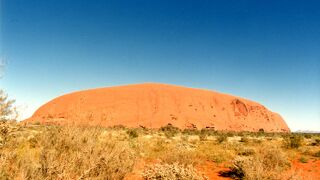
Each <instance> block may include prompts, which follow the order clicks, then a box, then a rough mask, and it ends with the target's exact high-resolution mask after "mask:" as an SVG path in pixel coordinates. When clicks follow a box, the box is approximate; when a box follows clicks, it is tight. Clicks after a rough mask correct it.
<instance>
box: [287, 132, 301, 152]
mask: <svg viewBox="0 0 320 180" xmlns="http://www.w3.org/2000/svg"><path fill="white" fill-rule="evenodd" d="M302 143H303V136H301V135H291V136H287V137H285V138H284V146H285V147H286V148H288V149H293V148H299V147H300V146H301V145H302Z"/></svg>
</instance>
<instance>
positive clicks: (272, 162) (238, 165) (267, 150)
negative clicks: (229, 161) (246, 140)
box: [232, 147, 290, 180]
mask: <svg viewBox="0 0 320 180" xmlns="http://www.w3.org/2000/svg"><path fill="white" fill-rule="evenodd" d="M289 166H290V162H289V161H288V158H287V157H286V155H285V154H284V153H283V152H282V151H281V150H280V149H277V148H274V147H263V148H261V149H260V150H259V151H258V152H257V153H255V154H254V155H253V156H238V157H237V158H236V159H235V160H234V163H233V167H232V171H233V174H235V175H237V176H238V177H239V178H243V179H248V180H255V179H281V173H282V172H284V171H285V170H286V169H287V168H288V167H289Z"/></svg>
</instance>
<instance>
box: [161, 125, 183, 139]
mask: <svg viewBox="0 0 320 180" xmlns="http://www.w3.org/2000/svg"><path fill="white" fill-rule="evenodd" d="M160 131H162V132H164V134H165V136H166V137H167V138H172V137H174V136H175V135H176V134H178V133H179V132H180V129H179V128H177V127H175V126H173V125H172V124H167V125H166V126H163V127H161V128H160Z"/></svg>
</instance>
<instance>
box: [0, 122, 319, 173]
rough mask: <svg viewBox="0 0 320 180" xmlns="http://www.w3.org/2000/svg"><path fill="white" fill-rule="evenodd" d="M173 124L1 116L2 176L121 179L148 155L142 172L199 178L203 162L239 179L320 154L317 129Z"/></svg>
mask: <svg viewBox="0 0 320 180" xmlns="http://www.w3.org/2000/svg"><path fill="white" fill-rule="evenodd" d="M169 131H170V130H169ZM174 131H175V132H174V133H170V132H165V133H164V132H163V131H162V130H148V129H126V128H124V127H115V128H102V127H80V126H78V127H68V126H64V127H60V126H44V125H27V126H24V125H21V124H17V123H15V122H12V121H1V123H0V132H1V133H0V177H1V178H0V179H123V178H124V177H125V176H126V175H127V174H129V173H130V172H131V171H132V169H133V168H134V165H135V163H136V162H137V161H139V160H148V159H149V160H156V162H157V163H155V164H153V165H152V164H151V165H150V166H147V167H145V169H144V171H143V172H145V173H144V176H142V174H141V177H145V178H146V179H148V178H149V179H152V177H154V176H153V175H159V174H157V173H156V172H155V171H154V170H155V169H161V170H162V171H161V172H163V174H160V176H170V177H171V176H174V177H180V176H179V172H180V173H181V174H180V175H181V177H182V175H183V177H189V175H190V176H191V177H193V176H194V177H198V179H201V178H204V177H202V176H200V175H199V172H197V170H196V168H195V167H197V165H199V164H202V163H203V162H205V161H210V162H215V163H224V164H227V165H228V166H230V167H233V170H235V171H236V172H237V173H235V174H237V176H238V178H240V177H242V178H246V179H257V177H259V178H258V179H278V178H279V176H281V174H282V173H283V172H284V171H286V168H289V166H288V165H289V164H290V163H289V162H290V160H292V159H297V158H298V155H301V154H303V157H304V158H306V159H308V160H309V159H317V158H318V159H319V156H318V154H317V152H319V150H320V146H319V145H318V144H317V143H316V140H317V139H318V138H319V137H317V136H316V135H313V136H312V137H310V138H308V140H306V141H305V140H304V138H303V137H301V139H302V140H301V139H300V140H299V141H301V142H302V143H301V146H299V147H297V148H291V146H288V143H290V142H289V141H288V140H290V138H288V136H287V135H282V134H256V133H219V132H206V131H203V132H199V131H193V132H187V133H186V132H181V131H180V130H177V129H174ZM172 134H174V136H171V135H172ZM283 136H284V137H283ZM201 137H202V138H201ZM203 137H205V138H203ZM291 139H293V140H294V138H291ZM293 143H295V142H293ZM175 169H176V170H177V171H171V170H175ZM231 169H232V168H231ZM178 170H179V171H178ZM177 173H178V174H177ZM198 175H199V176H198ZM160 179H161V178H160ZM162 179H163V178H162ZM173 179H174V178H173ZM176 179H179V178H176ZM180 179H181V178H180Z"/></svg>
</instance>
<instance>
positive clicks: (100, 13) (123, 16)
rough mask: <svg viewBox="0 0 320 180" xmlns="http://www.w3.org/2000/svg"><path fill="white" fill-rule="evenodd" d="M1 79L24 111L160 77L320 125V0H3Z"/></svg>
mask: <svg viewBox="0 0 320 180" xmlns="http://www.w3.org/2000/svg"><path fill="white" fill-rule="evenodd" d="M0 6H1V7H0V8H1V9H0V10H1V14H0V16H1V18H0V22H1V23H0V35H1V36H0V58H1V59H0V61H2V62H5V65H6V66H5V71H4V74H3V77H2V78H1V79H0V88H1V89H4V90H5V91H6V92H7V93H8V94H9V96H10V97H12V98H15V99H16V100H17V105H18V107H19V109H20V111H21V114H22V118H26V117H28V116H31V115H32V113H33V112H34V111H35V110H36V109H37V108H38V107H40V106H41V105H42V104H43V103H45V102H47V101H49V100H51V99H52V98H54V97H56V96H59V95H62V94H64V93H68V92H72V91H76V90H82V89H88V88H95V87H105V86H115V85H122V84H134V83H143V82H160V83H168V84H176V85H182V86H188V87H195V88H204V89H211V90H215V91H219V92H224V93H229V94H233V95H237V96H241V97H245V98H248V99H251V100H254V101H257V102H259V103H261V104H263V105H265V106H266V107H267V108H269V109H270V110H272V111H275V112H278V113H280V114H281V115H282V116H283V117H284V119H285V120H286V122H287V123H288V125H289V127H290V128H291V129H292V130H299V129H302V130H317V131H320V11H319V7H320V1H313V0H308V1H303V0H300V1H297V0H281V1H278V0H268V1H256V0H251V1H250V0H247V1H244V0H227V1H222V0H221V1H214V0H201V1H199V0H153V1H150V0H136V1H132V0H113V1H108V0H103V1H102V0H68V1H65V0H45V1H43V0H29V1H26V0H0Z"/></svg>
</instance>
